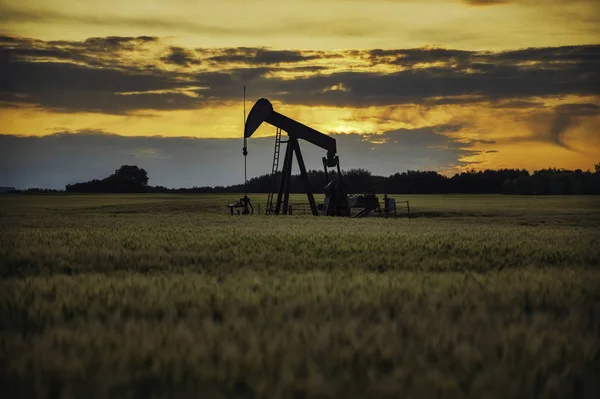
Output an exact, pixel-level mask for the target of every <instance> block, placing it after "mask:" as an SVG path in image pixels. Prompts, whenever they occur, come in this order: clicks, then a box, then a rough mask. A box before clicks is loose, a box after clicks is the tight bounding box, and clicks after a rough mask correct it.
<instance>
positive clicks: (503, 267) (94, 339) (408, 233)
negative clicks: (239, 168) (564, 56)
mask: <svg viewBox="0 0 600 399" xmlns="http://www.w3.org/2000/svg"><path fill="white" fill-rule="evenodd" d="M238 197H239V195H237V196H236V195H45V196H34V195H22V196H16V195H7V196H2V197H0V238H1V240H2V241H1V242H2V247H1V249H0V274H1V275H2V280H0V386H2V387H3V391H4V394H3V395H2V397H9V398H10V397H39V398H46V397H56V398H80V397H90V398H105V397H144V398H146V397H207V398H229V397H239V398H279V397H281V398H288V397H291V398H296V397H298V398H301V397H307V398H312V397H319V398H321V397H326V398H342V397H343V398H367V397H369V398H371V397H377V398H379V397H381V398H384V397H410V398H421V397H422V398H433V397H444V398H482V397H485V398H523V397H531V398H564V397H581V398H588V397H589V398H595V397H600V380H599V379H598V372H599V370H600V338H599V337H600V272H599V267H600V229H599V228H598V226H600V198H598V197H593V196H590V197H576V196H572V197H517V196H515V197H512V196H494V195H488V196H484V195H482V196H477V195H440V196H401V197H400V196H399V199H406V200H410V205H411V214H412V218H411V219H410V220H409V219H408V218H405V217H400V218H389V219H383V218H365V219H347V218H323V217H319V218H315V217H311V216H300V215H295V216H286V217H284V216H281V217H272V216H264V215H253V216H250V217H248V216H229V214H228V213H229V210H228V209H227V207H226V205H227V204H228V203H229V202H232V201H234V200H235V199H237V198H238ZM251 198H252V199H253V202H254V204H255V207H256V206H257V205H258V204H263V203H264V202H265V197H264V196H256V195H255V196H251ZM293 200H294V201H298V202H301V201H303V200H304V199H303V198H302V197H300V196H296V197H295V198H294V199H293ZM263 206H264V205H263Z"/></svg>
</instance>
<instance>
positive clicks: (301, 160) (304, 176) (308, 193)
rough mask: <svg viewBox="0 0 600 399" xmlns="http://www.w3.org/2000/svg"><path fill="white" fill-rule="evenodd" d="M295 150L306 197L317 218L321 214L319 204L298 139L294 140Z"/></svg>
mask: <svg viewBox="0 0 600 399" xmlns="http://www.w3.org/2000/svg"><path fill="white" fill-rule="evenodd" d="M294 150H295V151H296V159H297V161H298V167H299V168H300V175H301V176H302V180H303V181H304V190H305V191H306V196H307V197H308V202H309V204H310V210H311V212H312V214H313V215H314V216H317V215H318V214H319V212H318V210H317V204H316V203H315V197H314V195H313V191H312V187H311V185H310V180H309V178H308V173H306V165H304V158H303V157H302V152H301V151H300V144H299V143H298V140H296V139H294Z"/></svg>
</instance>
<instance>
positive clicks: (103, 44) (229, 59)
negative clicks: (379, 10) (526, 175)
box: [0, 36, 600, 135]
mask: <svg viewBox="0 0 600 399" xmlns="http://www.w3.org/2000/svg"><path fill="white" fill-rule="evenodd" d="M159 43H160V41H159V40H158V39H157V38H153V37H143V36H142V37H107V38H91V39H88V40H86V41H83V42H44V41H41V40H34V39H26V38H10V37H0V68H1V69H2V71H3V73H2V81H1V82H0V92H2V93H1V94H0V95H1V96H2V99H3V100H4V101H19V102H22V103H29V104H37V105H39V106H41V107H45V108H49V109H53V110H59V111H61V112H77V111H82V110H86V111H92V112H104V113H116V114H125V113H128V112H131V111H134V110H141V109H150V110H152V109H191V108H199V107H205V106H211V105H217V104H221V103H223V102H226V101H231V100H234V101H237V100H238V99H239V88H240V87H241V86H243V85H249V86H250V87H251V88H252V92H253V93H259V94H257V96H260V97H267V98H270V99H272V100H279V101H282V102H285V103H289V104H302V105H326V106H352V107H369V106H390V105H402V104H415V105H424V106H437V105H445V104H477V103H488V104H490V105H491V106H494V107H504V108H527V107H528V105H531V106H532V107H539V99H536V101H537V102H538V104H534V103H533V102H532V100H531V98H540V97H542V98H543V97H557V96H567V95H580V96H597V95H599V94H600V83H599V82H600V45H590V46H564V47H554V48H534V49H523V50H518V51H506V52H496V53H493V52H481V51H480V52H476V51H463V50H452V49H435V48H421V49H396V50H382V49H375V50H351V51H346V52H311V51H300V50H270V49H265V48H245V47H242V48H233V49H197V50H196V51H195V52H192V51H190V50H187V49H185V48H181V47H169V48H168V50H167V51H168V54H166V55H164V56H163V57H162V60H161V59H156V60H155V62H154V63H146V64H144V65H142V64H136V63H134V62H132V61H131V59H132V57H130V56H129V54H131V52H136V51H137V52H140V53H141V52H143V51H144V46H146V45H155V44H156V45H157V44H159ZM340 56H344V57H345V58H346V61H349V62H358V63H360V62H363V67H362V68H361V69H360V70H352V69H351V68H349V69H348V68H346V69H345V70H342V69H340V68H339V65H337V64H335V62H333V63H332V64H330V65H332V66H331V67H328V66H326V65H322V64H316V61H317V60H320V59H324V58H336V57H340ZM352 60H354V61H352ZM361 60H362V61H361ZM69 61H71V62H69ZM364 61H366V62H367V63H370V64H372V65H373V66H378V67H379V66H384V67H385V68H383V69H382V68H375V67H373V68H372V69H365V66H364V65H365V63H364ZM164 62H167V63H171V64H174V65H180V66H186V67H188V68H187V69H185V70H181V69H179V70H178V71H179V72H178V73H174V72H169V71H167V70H163V69H161V66H162V65H163V63H164ZM232 63H233V64H232ZM240 63H241V64H244V65H246V67H240V65H239V64H240ZM417 64H419V65H418V66H417ZM211 65H212V66H211ZM366 65H368V64H366ZM386 65H387V67H386ZM382 71H385V72H382ZM283 72H286V73H295V75H294V78H293V79H291V78H290V77H289V76H286V77H282V76H283V75H282V73H283ZM310 72H318V73H313V74H309V73H310ZM183 87H201V88H202V89H198V91H197V96H196V97H190V96H187V95H186V94H185V93H184V92H183V91H182V88H183ZM342 88H343V89H342ZM123 93H134V94H133V95H132V96H129V97H126V96H123V95H122V94H123ZM559 125H560V124H559ZM567 125H568V124H567ZM558 131H562V130H561V129H560V128H558ZM558 135H560V134H558Z"/></svg>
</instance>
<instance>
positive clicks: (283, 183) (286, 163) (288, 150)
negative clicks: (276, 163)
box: [275, 141, 292, 215]
mask: <svg viewBox="0 0 600 399" xmlns="http://www.w3.org/2000/svg"><path fill="white" fill-rule="evenodd" d="M291 163H292V147H291V146H290V142H289V141H288V143H287V146H286V149H285V157H284V158H283V168H282V169H281V179H280V182H279V193H277V203H276V204H275V214H276V215H279V211H281V202H282V200H283V196H284V193H285V186H286V180H287V179H286V176H287V170H288V169H290V165H289V164H291ZM284 211H285V208H284Z"/></svg>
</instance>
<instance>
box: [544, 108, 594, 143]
mask: <svg viewBox="0 0 600 399" xmlns="http://www.w3.org/2000/svg"><path fill="white" fill-rule="evenodd" d="M594 115H600V107H599V106H597V105H595V104H563V105H559V106H557V107H556V108H555V115H554V117H553V118H552V122H551V124H550V129H549V132H548V133H549V136H550V140H551V141H552V142H554V143H555V144H558V145H560V146H562V147H567V148H568V146H567V144H566V143H565V134H566V133H567V132H568V130H569V129H570V128H571V127H573V126H574V124H575V121H576V118H578V117H582V116H594Z"/></svg>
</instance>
